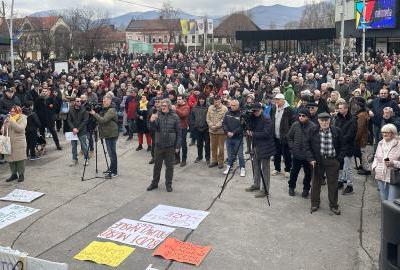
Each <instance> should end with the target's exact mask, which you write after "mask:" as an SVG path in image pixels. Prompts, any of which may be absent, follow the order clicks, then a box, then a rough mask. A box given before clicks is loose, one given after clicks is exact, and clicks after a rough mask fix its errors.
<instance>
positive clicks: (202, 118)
mask: <svg viewBox="0 0 400 270" xmlns="http://www.w3.org/2000/svg"><path fill="white" fill-rule="evenodd" d="M207 111H208V106H207V104H206V96H205V95H204V94H202V95H200V96H199V97H198V101H197V105H196V106H194V107H193V109H192V112H191V114H190V123H191V126H192V127H193V129H194V134H195V137H196V141H197V158H196V160H195V161H194V162H195V163H198V162H200V161H201V160H202V159H203V148H204V150H205V158H206V162H207V165H209V164H210V136H209V134H208V125H207Z"/></svg>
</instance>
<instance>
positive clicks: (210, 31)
mask: <svg viewBox="0 0 400 270" xmlns="http://www.w3.org/2000/svg"><path fill="white" fill-rule="evenodd" d="M213 32H214V21H213V19H207V34H213Z"/></svg>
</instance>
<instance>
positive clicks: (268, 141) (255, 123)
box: [250, 115, 275, 159]
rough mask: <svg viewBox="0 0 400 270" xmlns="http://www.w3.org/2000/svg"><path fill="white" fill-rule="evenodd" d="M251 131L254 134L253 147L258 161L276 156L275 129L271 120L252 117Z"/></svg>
mask: <svg viewBox="0 0 400 270" xmlns="http://www.w3.org/2000/svg"><path fill="white" fill-rule="evenodd" d="M250 129H251V131H252V132H253V137H252V138H253V140H252V143H253V146H254V149H255V157H256V159H269V158H270V157H271V156H273V155H275V142H274V128H273V124H272V121H271V120H270V119H266V118H264V116H263V115H261V116H259V117H252V118H251V121H250Z"/></svg>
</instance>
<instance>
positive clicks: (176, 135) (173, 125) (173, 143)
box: [149, 111, 181, 149]
mask: <svg viewBox="0 0 400 270" xmlns="http://www.w3.org/2000/svg"><path fill="white" fill-rule="evenodd" d="M149 128H150V131H152V132H154V133H155V145H156V147H158V148H169V147H174V148H175V149H179V148H180V141H181V138H180V134H181V132H180V129H181V128H180V119H179V116H178V115H177V114H176V113H175V112H173V111H169V112H168V113H162V112H158V118H157V120H155V121H153V122H151V121H150V123H149Z"/></svg>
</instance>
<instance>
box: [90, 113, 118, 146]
mask: <svg viewBox="0 0 400 270" xmlns="http://www.w3.org/2000/svg"><path fill="white" fill-rule="evenodd" d="M93 117H94V118H95V119H96V121H97V123H98V124H99V136H100V138H104V139H107V138H116V137H118V115H117V110H116V109H115V108H114V107H111V106H110V107H108V108H105V109H104V110H102V111H101V112H100V114H97V113H96V114H94V115H93Z"/></svg>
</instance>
